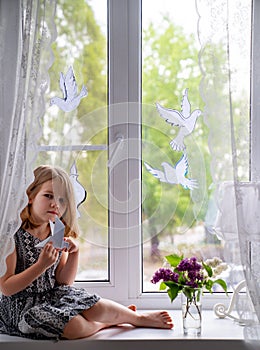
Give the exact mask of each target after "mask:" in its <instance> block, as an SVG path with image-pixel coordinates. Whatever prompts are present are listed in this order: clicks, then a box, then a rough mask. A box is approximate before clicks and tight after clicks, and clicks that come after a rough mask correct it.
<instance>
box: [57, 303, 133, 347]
mask: <svg viewBox="0 0 260 350" xmlns="http://www.w3.org/2000/svg"><path fill="white" fill-rule="evenodd" d="M128 308H129V310H132V312H133V311H136V306H135V305H130V306H129V307H128ZM110 326H111V324H105V323H101V322H96V321H89V320H87V319H85V318H84V317H83V316H82V315H77V316H75V317H73V318H72V319H71V320H70V321H69V322H68V323H67V324H66V326H65V327H64V331H63V335H62V337H63V338H66V339H70V340H72V339H80V338H86V337H89V336H90V335H92V334H95V333H97V332H98V331H100V330H101V329H103V328H107V327H110Z"/></svg>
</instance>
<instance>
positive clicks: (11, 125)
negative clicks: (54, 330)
mask: <svg viewBox="0 0 260 350" xmlns="http://www.w3.org/2000/svg"><path fill="white" fill-rule="evenodd" d="M54 14H55V1H54V0H53V1H52V0H20V1H9V0H0V73H1V75H0V140H1V142H0V176H1V182H0V186H1V195H0V198H1V201H0V213H1V222H0V259H1V262H0V276H1V275H3V274H4V272H5V269H6V265H5V257H6V256H7V255H8V254H9V253H10V252H11V251H12V249H13V247H14V245H13V239H12V237H13V234H14V233H15V231H16V230H17V228H18V227H19V225H20V217H19V213H20V211H21V209H22V207H23V206H24V205H25V203H26V197H25V189H26V187H27V185H28V184H29V183H30V181H31V180H32V178H31V177H32V174H33V171H32V170H33V168H34V161H35V159H36V156H37V141H38V139H39V138H40V136H41V118H42V117H43V115H44V111H45V100H44V93H45V91H46V89H47V88H48V68H49V67H50V66H51V64H52V61H53V59H52V51H51V43H52V41H53V40H54V39H55V35H56V33H55V25H54Z"/></svg>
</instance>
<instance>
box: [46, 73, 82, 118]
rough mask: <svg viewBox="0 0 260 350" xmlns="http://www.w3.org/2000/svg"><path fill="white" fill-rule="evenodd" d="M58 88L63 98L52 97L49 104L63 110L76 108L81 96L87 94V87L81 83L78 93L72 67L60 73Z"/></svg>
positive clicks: (68, 110) (67, 110) (69, 110)
mask: <svg viewBox="0 0 260 350" xmlns="http://www.w3.org/2000/svg"><path fill="white" fill-rule="evenodd" d="M60 89H61V91H62V92H63V98H60V97H57V96H55V97H53V98H52V99H51V101H50V106H52V105H54V104H55V105H57V106H58V107H59V108H60V109H62V110H63V111H64V112H71V111H73V110H74V109H76V108H77V107H78V105H79V103H80V100H81V99H82V98H83V97H86V96H87V95H88V91H87V88H86V87H85V85H82V88H81V91H80V93H79V94H78V88H77V83H76V79H75V76H74V73H73V69H72V67H69V69H68V72H67V74H66V75H65V76H64V74H63V73H62V72H61V73H60Z"/></svg>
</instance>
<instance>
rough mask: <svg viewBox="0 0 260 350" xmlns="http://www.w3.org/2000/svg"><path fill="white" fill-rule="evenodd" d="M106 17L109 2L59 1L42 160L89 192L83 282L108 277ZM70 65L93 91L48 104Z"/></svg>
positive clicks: (83, 214) (83, 218) (83, 213)
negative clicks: (66, 106)
mask: <svg viewBox="0 0 260 350" xmlns="http://www.w3.org/2000/svg"><path fill="white" fill-rule="evenodd" d="M100 8H101V9H102V11H100ZM106 15H107V1H106V0H98V1H94V0H93V1H84V0H75V1H68V0H58V1H57V9H56V16H55V25H56V29H57V38H56V40H55V42H54V44H53V46H52V49H53V55H54V57H53V64H52V66H51V68H50V70H49V76H50V89H49V91H48V94H47V95H46V113H45V115H44V120H43V125H42V126H43V135H42V138H41V142H40V150H41V152H40V154H39V157H38V159H37V163H38V164H53V165H54V164H55V165H59V166H62V167H63V168H64V169H66V170H67V171H68V173H70V172H72V174H71V176H72V177H74V180H76V181H78V182H79V184H80V185H81V186H83V187H84V188H85V190H86V192H87V198H86V200H85V201H84V202H83V203H82V204H81V205H80V206H79V208H78V211H79V214H80V217H79V219H78V220H79V225H80V229H81V234H80V238H79V240H80V251H81V254H80V263H79V270H78V275H77V278H76V280H79V281H86V280H88V281H89V280H108V279H109V261H108V259H109V247H108V241H109V239H108V235H109V232H108V198H107V193H108V188H107V186H108V185H107V183H108V180H107V179H108V175H107V111H106V110H107V108H106V105H107V29H106V28H107V19H106ZM70 67H71V68H72V69H73V72H74V76H75V79H76V83H77V89H78V91H77V92H78V94H80V92H81V90H82V87H83V85H85V87H86V88H87V91H88V94H87V96H85V97H83V98H81V100H80V103H79V105H78V107H77V108H75V109H73V110H71V111H64V110H63V109H62V108H61V107H60V106H59V104H58V103H55V104H53V105H51V106H50V105H49V104H50V101H51V99H52V98H53V97H55V96H58V97H60V98H63V92H62V90H61V86H60V73H61V72H62V73H63V74H64V76H66V74H67V73H68V72H69V69H70ZM73 165H75V166H76V169H75V168H73V167H72V166H73ZM75 171H76V172H75ZM79 184H78V186H80V185H79ZM81 190H82V189H81Z"/></svg>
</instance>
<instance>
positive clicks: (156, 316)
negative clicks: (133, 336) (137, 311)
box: [137, 311, 173, 329]
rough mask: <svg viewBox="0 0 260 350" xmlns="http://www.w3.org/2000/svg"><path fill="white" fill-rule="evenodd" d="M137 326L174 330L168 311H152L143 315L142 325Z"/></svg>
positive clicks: (141, 318)
mask: <svg viewBox="0 0 260 350" xmlns="http://www.w3.org/2000/svg"><path fill="white" fill-rule="evenodd" d="M138 323H139V322H138ZM137 326H139V327H153V328H166V329H171V328H173V322H172V318H171V316H170V315H169V313H168V312H167V311H152V312H149V313H146V314H141V315H140V323H139V324H138V325H137Z"/></svg>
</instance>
